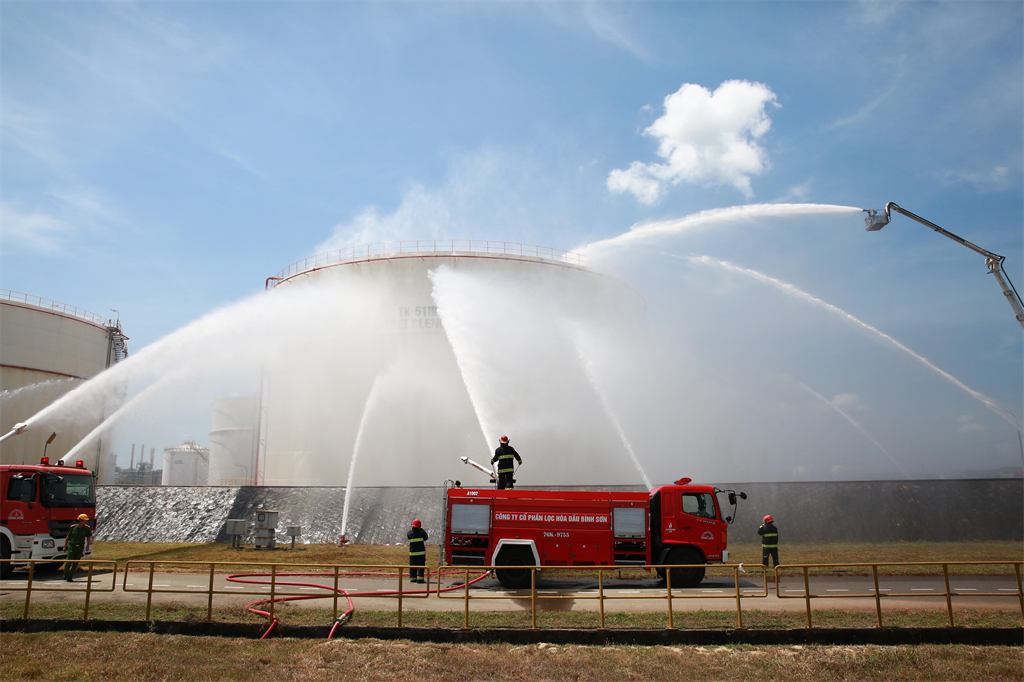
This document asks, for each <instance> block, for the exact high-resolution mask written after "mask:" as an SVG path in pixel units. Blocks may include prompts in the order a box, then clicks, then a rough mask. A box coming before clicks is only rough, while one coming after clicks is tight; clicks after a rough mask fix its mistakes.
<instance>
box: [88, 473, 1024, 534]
mask: <svg viewBox="0 0 1024 682" xmlns="http://www.w3.org/2000/svg"><path fill="white" fill-rule="evenodd" d="M719 487H722V488H734V489H736V490H742V491H744V492H746V493H747V498H748V499H747V500H746V501H741V503H740V506H739V511H738V514H737V520H736V523H735V524H733V525H732V526H731V527H730V531H729V538H730V540H732V541H734V542H737V541H738V542H756V541H757V539H758V538H757V527H758V525H760V520H761V517H762V516H763V515H764V514H772V515H773V516H774V517H775V521H776V525H777V526H778V527H779V536H780V540H781V542H782V543H783V544H785V543H787V542H913V541H920V540H925V541H940V542H941V541H967V540H974V541H996V540H1012V541H1022V540H1024V480H1022V479H970V480H956V481H953V480H937V481H848V482H829V483H742V484H719ZM604 489H610V488H607V487H606V488H604ZM614 489H621V490H637V489H638V488H636V487H634V486H622V487H621V488H614ZM722 499H723V502H724V497H723V498H722ZM441 501H442V491H441V489H440V488H355V489H353V491H352V502H351V504H350V505H349V519H348V528H347V535H348V537H349V538H350V539H354V540H355V541H356V542H359V543H364V544H400V543H404V542H405V533H406V531H407V530H408V528H409V522H410V521H411V520H412V519H414V518H420V519H422V520H423V526H424V528H425V529H426V530H427V532H428V533H430V534H431V539H432V540H435V539H437V538H438V536H439V535H440V529H441ZM97 506H98V509H97V514H98V516H99V527H98V528H97V532H96V535H95V537H96V539H98V540H110V541H128V542H213V541H220V542H227V541H228V540H229V538H228V537H227V536H226V535H225V534H224V522H225V521H226V520H227V519H250V520H251V519H252V518H253V515H254V514H255V512H256V511H257V510H274V511H278V512H280V514H281V515H280V521H279V524H278V542H285V541H287V537H286V536H285V535H284V532H285V530H286V528H287V526H302V529H303V536H302V540H303V541H305V542H309V543H325V542H336V541H337V540H338V536H339V535H340V534H341V525H342V515H343V511H344V506H345V490H344V488H327V487H321V488H313V487H276V488H274V487H214V486H211V487H162V486H154V487H147V486H100V487H99V489H98V495H97ZM726 513H729V511H727V512H726ZM246 541H247V542H251V541H252V540H251V537H250V538H246Z"/></svg>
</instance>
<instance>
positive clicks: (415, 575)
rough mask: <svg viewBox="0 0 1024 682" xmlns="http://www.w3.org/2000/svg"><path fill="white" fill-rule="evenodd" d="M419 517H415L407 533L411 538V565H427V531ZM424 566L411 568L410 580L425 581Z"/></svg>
mask: <svg viewBox="0 0 1024 682" xmlns="http://www.w3.org/2000/svg"><path fill="white" fill-rule="evenodd" d="M422 526H423V524H422V523H420V520H419V519H413V521H412V528H410V529H409V532H408V533H406V534H405V536H406V537H407V538H409V566H426V565H427V545H426V541H427V531H425V530H423V527H422ZM423 573H424V570H423V569H422V568H410V569H409V582H413V583H425V582H427V581H426V580H424V579H423Z"/></svg>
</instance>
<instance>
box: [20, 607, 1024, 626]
mask: <svg viewBox="0 0 1024 682" xmlns="http://www.w3.org/2000/svg"><path fill="white" fill-rule="evenodd" d="M346 606H347V604H346V602H345V600H340V601H339V611H338V613H339V615H340V613H341V612H343V611H344V610H345V608H346ZM274 612H275V615H276V616H277V617H278V619H279V620H280V621H281V622H282V623H287V624H289V625H329V624H330V623H331V622H332V620H333V611H332V610H331V609H330V608H317V609H309V608H301V607H297V606H292V605H290V604H288V603H287V602H285V603H281V604H277V605H276V606H275V609H274ZM23 613H24V605H23V603H21V602H17V603H15V602H6V603H3V604H0V618H2V619H3V620H13V619H20V618H21V617H22V615H23ZM82 614H83V608H82V605H81V604H64V603H59V602H37V603H34V604H32V605H31V610H30V612H29V616H30V618H33V619H60V620H79V619H81V618H82ZM145 615H146V607H145V605H144V604H93V605H91V606H90V607H89V617H90V618H91V619H93V620H143V619H144V618H145ZM953 615H954V622H955V624H956V625H957V626H958V627H975V628H977V627H1020V626H1021V615H1020V611H1011V610H1007V611H979V610H971V609H958V610H956V611H954V612H953ZM150 618H151V619H152V620H166V621H181V622H200V621H205V620H206V608H205V607H202V606H186V605H183V604H174V603H170V604H154V605H153V607H152V612H151V616H150ZM812 618H813V624H814V626H815V627H821V628H858V627H864V628H870V627H875V625H876V624H877V622H876V619H875V613H874V611H843V610H839V609H824V610H814V611H813V613H812ZM882 618H883V625H885V626H886V627H927V628H931V627H946V626H947V625H948V620H947V615H946V612H945V611H935V610H927V611H926V610H922V611H918V610H903V609H900V610H883V611H882ZM212 620H213V621H214V622H217V623H266V622H267V619H266V618H264V617H262V616H256V615H253V614H251V613H249V612H248V611H247V610H245V609H244V608H242V607H215V608H214V609H213V614H212ZM673 620H674V622H673V625H674V626H675V627H677V628H679V629H690V630H727V629H732V628H735V627H736V626H737V622H736V613H735V612H734V611H704V610H701V611H677V612H676V613H675V614H674V616H673ZM352 623H353V624H355V625H360V626H367V627H371V626H373V627H396V626H397V625H398V614H397V612H396V611H370V610H362V609H357V610H356V612H355V616H354V618H353V620H352ZM463 623H464V616H463V613H462V612H461V611H410V610H406V611H404V612H403V614H402V624H403V626H406V627H419V628H449V629H458V628H461V627H463ZM469 625H470V627H472V628H479V629H488V628H529V627H531V625H532V621H531V614H530V611H529V610H523V611H504V612H481V613H473V612H470V614H469ZM600 625H601V623H600V616H599V614H598V613H595V612H592V611H556V612H550V611H538V612H537V627H539V628H544V629H553V628H555V629H557V628H570V629H593V628H598V627H600ZM668 625H669V623H668V614H667V613H643V612H608V613H606V614H605V627H607V628H616V629H641V630H650V629H661V628H667V627H668ZM743 625H744V627H746V628H748V629H767V630H778V629H791V628H803V627H806V626H807V620H806V616H805V614H804V613H803V612H787V611H760V610H756V609H751V610H744V612H743Z"/></svg>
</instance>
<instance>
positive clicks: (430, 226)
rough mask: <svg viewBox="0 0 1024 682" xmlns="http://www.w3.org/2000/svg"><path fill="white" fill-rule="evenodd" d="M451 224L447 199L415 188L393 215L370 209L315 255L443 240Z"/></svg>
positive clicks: (343, 226)
mask: <svg viewBox="0 0 1024 682" xmlns="http://www.w3.org/2000/svg"><path fill="white" fill-rule="evenodd" d="M450 224H451V213H450V211H449V208H448V202H447V201H446V200H445V199H444V197H442V196H440V195H438V194H432V193H430V192H428V191H427V190H426V189H424V188H423V187H422V186H421V185H413V186H412V187H411V188H410V189H409V190H408V191H407V192H406V194H405V196H404V197H403V198H402V203H401V204H399V206H398V208H396V209H395V210H394V211H393V212H391V213H383V214H382V213H381V212H380V209H379V208H378V207H376V206H368V207H366V208H364V209H363V210H362V211H361V212H360V213H359V214H358V215H357V216H356V217H355V218H353V219H352V220H351V221H349V222H347V223H339V224H337V225H335V226H334V233H333V234H332V235H331V236H330V237H329V238H328V239H327V240H326V241H324V242H322V243H321V244H319V245H318V246H317V247H316V250H315V251H314V253H323V252H324V251H332V250H334V249H341V248H344V247H347V246H358V245H360V244H376V243H379V242H385V241H400V240H403V239H442V238H445V237H446V236H448V228H449V227H450Z"/></svg>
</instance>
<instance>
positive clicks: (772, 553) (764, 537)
mask: <svg viewBox="0 0 1024 682" xmlns="http://www.w3.org/2000/svg"><path fill="white" fill-rule="evenodd" d="M757 534H758V535H760V536H761V561H762V563H763V564H764V565H765V566H767V565H768V558H769V557H770V558H771V559H772V560H773V561H774V562H775V565H776V566H778V565H779V529H778V528H776V527H775V519H773V518H772V515H771V514H767V515H766V516H765V517H764V523H762V524H761V527H760V528H758V529H757Z"/></svg>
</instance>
